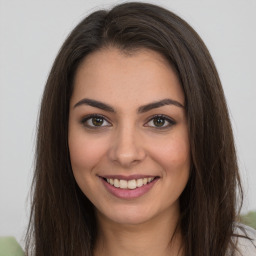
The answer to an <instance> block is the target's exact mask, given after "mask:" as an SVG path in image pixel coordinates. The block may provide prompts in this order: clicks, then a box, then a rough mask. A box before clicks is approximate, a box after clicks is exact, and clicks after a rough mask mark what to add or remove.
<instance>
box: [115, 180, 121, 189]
mask: <svg viewBox="0 0 256 256" xmlns="http://www.w3.org/2000/svg"><path fill="white" fill-rule="evenodd" d="M114 186H115V187H116V188H119V186H120V185H119V180H118V179H114Z"/></svg>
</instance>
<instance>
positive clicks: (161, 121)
mask: <svg viewBox="0 0 256 256" xmlns="http://www.w3.org/2000/svg"><path fill="white" fill-rule="evenodd" d="M153 123H154V125H155V126H156V127H163V126H164V125H165V123H166V120H165V119H164V118H162V117H156V118H154V119H153Z"/></svg>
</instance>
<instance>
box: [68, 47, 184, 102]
mask: <svg viewBox="0 0 256 256" xmlns="http://www.w3.org/2000/svg"><path fill="white" fill-rule="evenodd" d="M168 96H169V97H170V98H173V99H175V100H178V101H180V103H182V104H184V94H183V90H182V88H181V86H180V83H179V79H178V77H177V75H176V73H175V72H174V70H173V69H172V67H171V65H170V64H169V63H168V61H167V60H166V59H165V58H164V57H163V56H162V55H161V54H159V53H157V52H155V51H152V50H148V49H141V50H137V51H133V52H131V53H130V54H127V53H124V52H122V51H120V50H119V49H116V48H107V49H101V50H99V51H96V52H94V53H92V54H90V55H88V56H87V57H86V58H85V59H84V60H83V62H82V63H81V64H80V66H79V67H78V69H77V72H76V75H75V79H74V92H73V95H72V98H71V101H72V103H74V101H78V100H79V99H81V98H83V97H87V98H93V99H96V100H100V101H105V102H106V101H108V102H110V103H116V104H120V105H125V103H126V104H128V105H129V104H136V103H138V102H140V103H141V104H143V103H145V104H147V103H148V102H152V101H156V100H161V99H163V98H166V97H168Z"/></svg>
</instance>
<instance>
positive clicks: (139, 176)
mask: <svg viewBox="0 0 256 256" xmlns="http://www.w3.org/2000/svg"><path fill="white" fill-rule="evenodd" d="M99 177H101V178H105V179H118V180H138V179H143V178H155V177H159V176H157V175H141V174H134V175H129V176H126V175H104V176H102V175H99Z"/></svg>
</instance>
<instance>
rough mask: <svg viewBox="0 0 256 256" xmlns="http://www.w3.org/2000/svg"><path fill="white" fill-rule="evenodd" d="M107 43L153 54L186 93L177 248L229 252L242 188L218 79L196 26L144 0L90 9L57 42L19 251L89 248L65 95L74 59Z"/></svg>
mask: <svg viewBox="0 0 256 256" xmlns="http://www.w3.org/2000/svg"><path fill="white" fill-rule="evenodd" d="M109 46H113V47H118V48H119V49H121V50H122V51H127V52H129V51H130V50H134V49H140V48H148V49H151V50H154V51H157V52H159V53H161V54H162V55H163V56H164V57H165V58H166V59H167V60H168V61H169V62H170V64H171V65H172V67H173V68H174V70H175V71H176V72H177V75H178V77H179V79H180V82H181V85H182V87H183V90H184V94H185V101H186V114H187V119H188V126H189V137H190V145H191V159H192V165H191V175H190V179H189V182H188V184H187V186H186V188H185V190H184V191H183V193H182V195H181V197H180V209H181V219H180V227H181V231H182V235H183V239H184V248H185V255H186V256H191V255H193V256H202V255H203V256H224V255H225V254H226V252H227V250H228V248H229V249H235V245H234V244H232V243H231V238H232V236H233V235H234V234H233V233H234V231H233V223H234V221H235V217H236V211H237V210H239V208H237V205H238V202H239V201H238V199H241V200H240V201H242V189H241V184H240V178H239V174H238V167H237V159H236V152H235V147H234V141H233V135H232V128H231V124H230V120H229V115H228V110H227V105H226V101H225V97H224V94H223V90H222V86H221V82H220V79H219V76H218V73H217V71H216V68H215V65H214V63H213V60H212V58H211V56H210V54H209V52H208V50H207V48H206V46H205V45H204V43H203V42H202V40H201V39H200V37H199V36H198V35H197V33H196V32H195V31H194V30H193V29H192V28H191V27H190V26H189V25H188V24H187V23H186V22H185V21H184V20H182V19H181V18H179V17H178V16H176V15H175V14H174V13H172V12H170V11H168V10H166V9H163V8H161V7H158V6H155V5H152V4H146V3H125V4H121V5H118V6H116V7H114V8H113V9H111V10H110V11H105V10H102V11H96V12H94V13H92V14H91V15H89V16H88V17H87V18H85V19H84V20H83V21H82V22H81V23H80V24H79V25H78V26H77V27H76V28H75V29H74V30H73V31H72V32H71V34H70V35H69V36H68V38H67V39H66V41H65V42H64V44H63V46H62V48H61V49H60V52H59V54H58V56H57V58H56V60H55V62H54V64H53V67H52V70H51V72H50V75H49V78H48V80H47V83H46V87H45V91H44V94H43V98H42V104H41V111H40V118H39V127H38V136H37V147H36V165H35V174H34V180H33V190H32V194H33V201H32V209H31V217H30V225H29V229H28V233H27V254H29V255H30V253H31V255H36V256H39V255H54V256H57V255H62V256H64V255H68V256H70V255H81V256H82V255H87V256H89V255H92V251H93V246H94V243H95V240H96V238H97V222H96V219H95V215H94V207H93V205H92V203H91V202H90V201H89V200H88V199H87V198H86V196H85V195H84V194H83V193H82V192H81V190H80V189H79V187H78V185H77V184H76V182H75V179H74V177H73V173H72V169H71V165H70V159H69V149H68V143H67V135H68V118H69V101H70V97H71V95H72V86H73V78H74V76H75V72H76V69H77V67H78V65H79V64H80V63H81V61H82V60H83V59H84V58H86V56H87V55H88V54H90V53H92V52H94V51H97V50H99V49H101V48H104V47H109ZM239 195H240V197H239ZM236 208H237V209H236ZM170 239H171V238H170Z"/></svg>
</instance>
